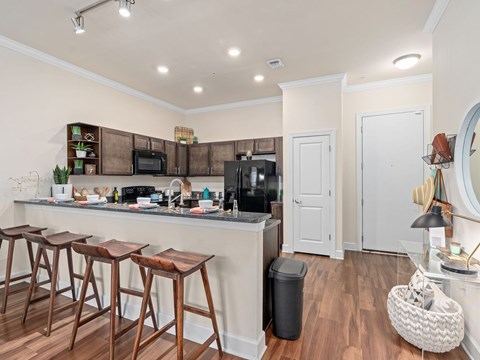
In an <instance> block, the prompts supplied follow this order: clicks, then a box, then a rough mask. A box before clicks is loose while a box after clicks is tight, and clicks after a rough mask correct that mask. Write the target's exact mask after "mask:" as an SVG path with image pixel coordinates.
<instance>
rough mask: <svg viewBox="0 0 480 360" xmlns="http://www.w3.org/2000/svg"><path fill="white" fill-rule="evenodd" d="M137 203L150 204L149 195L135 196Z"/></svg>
mask: <svg viewBox="0 0 480 360" xmlns="http://www.w3.org/2000/svg"><path fill="white" fill-rule="evenodd" d="M137 204H139V205H144V204H150V198H149V197H137Z"/></svg>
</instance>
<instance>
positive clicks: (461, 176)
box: [455, 103, 480, 217]
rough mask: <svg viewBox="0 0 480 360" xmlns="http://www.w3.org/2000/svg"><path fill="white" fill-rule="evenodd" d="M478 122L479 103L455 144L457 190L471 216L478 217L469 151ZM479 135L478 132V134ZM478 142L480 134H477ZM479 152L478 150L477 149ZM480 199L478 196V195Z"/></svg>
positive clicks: (466, 118)
mask: <svg viewBox="0 0 480 360" xmlns="http://www.w3.org/2000/svg"><path fill="white" fill-rule="evenodd" d="M479 120H480V103H478V104H476V105H474V106H473V107H472V108H471V109H470V110H469V111H468V113H467V115H466V116H465V119H464V120H463V123H462V126H461V128H460V131H459V133H458V135H457V140H456V143H455V159H456V161H455V173H456V178H457V184H458V190H459V191H460V197H461V198H462V200H463V203H464V204H465V206H466V207H467V210H468V211H470V213H472V214H473V215H476V216H479V217H480V200H479V199H478V198H477V194H475V190H474V189H473V184H472V177H471V174H470V149H471V146H472V135H473V133H474V131H475V127H476V126H477V123H479ZM479 133H480V132H479ZM478 136H479V139H477V144H478V141H480V134H478ZM477 151H480V149H477ZM478 196H479V197H480V194H478Z"/></svg>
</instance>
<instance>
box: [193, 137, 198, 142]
mask: <svg viewBox="0 0 480 360" xmlns="http://www.w3.org/2000/svg"><path fill="white" fill-rule="evenodd" d="M193 143H194V144H198V136H194V137H193Z"/></svg>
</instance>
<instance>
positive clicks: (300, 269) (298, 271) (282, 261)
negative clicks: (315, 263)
mask: <svg viewBox="0 0 480 360" xmlns="http://www.w3.org/2000/svg"><path fill="white" fill-rule="evenodd" d="M306 274H307V263H306V262H305V261H302V260H296V259H289V258H283V257H280V258H277V259H276V260H275V261H274V262H273V263H272V265H271V266H270V271H269V272H268V277H270V278H275V279H280V280H297V279H303V278H304V277H305V275H306Z"/></svg>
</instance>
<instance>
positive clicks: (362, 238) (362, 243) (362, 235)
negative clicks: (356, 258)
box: [362, 235, 363, 244]
mask: <svg viewBox="0 0 480 360" xmlns="http://www.w3.org/2000/svg"><path fill="white" fill-rule="evenodd" d="M362 244H363V235H362Z"/></svg>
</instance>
